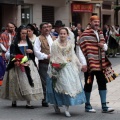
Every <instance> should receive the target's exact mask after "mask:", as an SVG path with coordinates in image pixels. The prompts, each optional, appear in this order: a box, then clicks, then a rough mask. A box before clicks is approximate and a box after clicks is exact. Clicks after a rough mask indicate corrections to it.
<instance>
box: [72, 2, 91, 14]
mask: <svg viewBox="0 0 120 120" xmlns="http://www.w3.org/2000/svg"><path fill="white" fill-rule="evenodd" d="M71 10H72V12H93V5H92V4H77V3H73V4H72V7H71Z"/></svg>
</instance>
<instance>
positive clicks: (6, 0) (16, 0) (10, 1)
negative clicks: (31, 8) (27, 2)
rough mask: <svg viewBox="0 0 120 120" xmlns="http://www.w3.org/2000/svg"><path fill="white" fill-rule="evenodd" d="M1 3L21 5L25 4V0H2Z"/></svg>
mask: <svg viewBox="0 0 120 120" xmlns="http://www.w3.org/2000/svg"><path fill="white" fill-rule="evenodd" d="M0 3H3V4H15V5H21V4H24V0H0Z"/></svg>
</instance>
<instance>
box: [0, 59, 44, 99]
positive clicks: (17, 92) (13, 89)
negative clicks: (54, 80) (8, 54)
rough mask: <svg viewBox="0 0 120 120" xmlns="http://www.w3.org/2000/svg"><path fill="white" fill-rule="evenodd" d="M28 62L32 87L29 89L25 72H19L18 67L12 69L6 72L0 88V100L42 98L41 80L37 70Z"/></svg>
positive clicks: (31, 62)
mask: <svg viewBox="0 0 120 120" xmlns="http://www.w3.org/2000/svg"><path fill="white" fill-rule="evenodd" d="M29 62H30V66H29V67H30V70H31V73H30V74H31V78H32V80H33V83H34V87H31V85H30V84H29V81H28V77H27V75H26V73H25V72H23V71H21V69H20V67H13V68H12V69H10V70H9V71H6V73H5V76H4V79H3V85H2V88H1V98H3V99H9V100H12V101H16V100H26V101H31V100H40V99H43V98H44V95H43V89H42V84H41V79H40V76H39V73H38V70H37V68H36V67H35V65H34V63H33V61H32V60H30V61H29Z"/></svg>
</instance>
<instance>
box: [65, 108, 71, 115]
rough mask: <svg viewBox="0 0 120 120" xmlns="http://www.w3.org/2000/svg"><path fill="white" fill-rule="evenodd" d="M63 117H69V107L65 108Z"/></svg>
mask: <svg viewBox="0 0 120 120" xmlns="http://www.w3.org/2000/svg"><path fill="white" fill-rule="evenodd" d="M65 116H66V117H70V116H71V115H70V113H69V106H65Z"/></svg>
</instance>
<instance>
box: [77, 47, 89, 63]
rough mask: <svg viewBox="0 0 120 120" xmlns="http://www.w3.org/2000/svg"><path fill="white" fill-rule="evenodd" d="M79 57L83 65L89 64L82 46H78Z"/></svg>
mask: <svg viewBox="0 0 120 120" xmlns="http://www.w3.org/2000/svg"><path fill="white" fill-rule="evenodd" d="M77 57H78V59H79V61H80V62H81V63H82V65H87V62H86V59H85V56H84V54H83V52H82V50H81V48H80V46H77Z"/></svg>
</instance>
